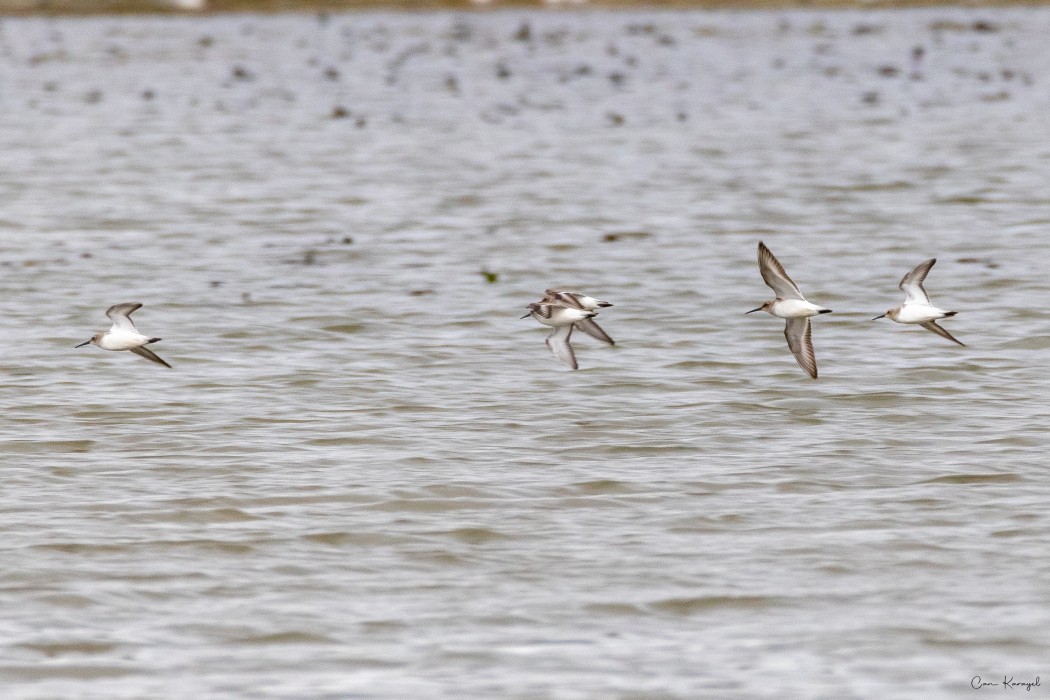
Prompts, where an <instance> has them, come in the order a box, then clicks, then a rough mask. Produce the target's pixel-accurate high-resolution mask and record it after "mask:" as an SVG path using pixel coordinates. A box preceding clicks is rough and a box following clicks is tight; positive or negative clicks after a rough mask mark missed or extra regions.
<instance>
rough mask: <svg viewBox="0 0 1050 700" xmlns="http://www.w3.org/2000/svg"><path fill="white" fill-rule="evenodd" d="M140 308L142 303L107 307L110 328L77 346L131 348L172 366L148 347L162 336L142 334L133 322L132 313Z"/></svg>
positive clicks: (159, 362) (114, 348)
mask: <svg viewBox="0 0 1050 700" xmlns="http://www.w3.org/2000/svg"><path fill="white" fill-rule="evenodd" d="M140 308H142V304H115V305H113V306H111V307H109V308H108V309H106V315H107V316H109V318H110V320H112V321H113V325H112V326H110V329H109V330H108V331H106V332H105V333H96V334H95V335H93V336H91V340H85V341H84V342H83V343H81V344H80V345H77V347H78V348H82V347H84V346H85V345H88V344H91V345H97V346H99V347H100V348H102V349H103V350H130V351H131V352H133V353H135V354H136V355H139V356H140V357H145V358H146V359H147V360H152V361H153V362H156V363H158V364H162V365H164V366H165V367H171V365H169V364H168V363H167V362H165V361H164V360H162V359H160V358H159V357H157V356H156V355H155V354H154V353H153V352H152V351H151V350H149V349H147V348H146V346H147V345H149V344H150V343H155V342H157V341H158V340H160V338H151V337H149V336H148V335H142V334H141V333H139V332H138V329H137V328H135V324H134V323H132V322H131V314H132V313H134V312H135V311H136V310H137V309H140Z"/></svg>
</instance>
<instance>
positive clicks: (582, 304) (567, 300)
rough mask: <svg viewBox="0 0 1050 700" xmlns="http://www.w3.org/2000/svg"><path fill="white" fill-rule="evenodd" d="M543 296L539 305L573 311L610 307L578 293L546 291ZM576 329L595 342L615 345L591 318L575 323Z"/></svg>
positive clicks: (608, 304)
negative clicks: (569, 308) (548, 305)
mask: <svg viewBox="0 0 1050 700" xmlns="http://www.w3.org/2000/svg"><path fill="white" fill-rule="evenodd" d="M543 294H544V296H543V299H541V300H540V303H541V304H558V305H560V306H568V307H571V308H573V309H583V310H584V311H595V312H596V311H598V309H604V308H607V307H610V306H612V304H610V303H609V302H607V301H602V300H600V299H595V298H594V297H589V296H587V295H586V294H580V293H579V292H563V291H560V290H557V289H548V290H547V291H546V292H544V293H543ZM576 327H577V328H579V329H580V330H581V331H583V332H584V333H586V334H587V335H589V336H591V337H592V338H594V339H595V340H600V341H602V342H603V343H608V344H609V345H616V343H615V342H614V341H613V339H612V338H610V337H609V334H608V333H606V332H605V331H603V330H602V328H601V326H599V325H598V324H597V323H595V321H594V319H593V318H585V319H583V320H580V321H577V322H576Z"/></svg>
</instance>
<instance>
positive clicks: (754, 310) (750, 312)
mask: <svg viewBox="0 0 1050 700" xmlns="http://www.w3.org/2000/svg"><path fill="white" fill-rule="evenodd" d="M761 310H762V307H761V306H760V307H758V308H757V309H751V310H750V311H745V312H744V315H745V316H746V315H748V314H753V313H755V312H756V311H761Z"/></svg>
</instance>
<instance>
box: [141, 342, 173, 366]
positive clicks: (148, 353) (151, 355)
mask: <svg viewBox="0 0 1050 700" xmlns="http://www.w3.org/2000/svg"><path fill="white" fill-rule="evenodd" d="M131 352H133V353H135V354H136V355H138V356H139V357H145V358H146V359H147V360H152V361H154V362H156V363H158V364H162V365H164V366H165V367H171V365H169V364H168V363H167V362H165V361H164V360H162V359H160V358H159V357H157V354H156V353H155V352H153V351H152V350H150V349H148V348H146V347H142V346H139V347H137V348H131Z"/></svg>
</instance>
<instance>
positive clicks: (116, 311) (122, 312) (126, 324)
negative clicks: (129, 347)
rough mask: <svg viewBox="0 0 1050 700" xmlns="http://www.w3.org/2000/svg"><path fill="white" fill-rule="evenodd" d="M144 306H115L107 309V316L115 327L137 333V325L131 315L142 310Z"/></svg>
mask: <svg viewBox="0 0 1050 700" xmlns="http://www.w3.org/2000/svg"><path fill="white" fill-rule="evenodd" d="M141 308H142V304H134V303H132V304H114V305H113V306H111V307H109V308H108V309H106V315H107V316H109V319H110V320H111V321H113V327H114V328H119V329H120V330H125V331H135V332H136V333H137V332H138V331H137V330H136V328H135V324H134V323H132V322H131V314H132V313H134V312H135V311H136V310H138V309H141Z"/></svg>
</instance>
